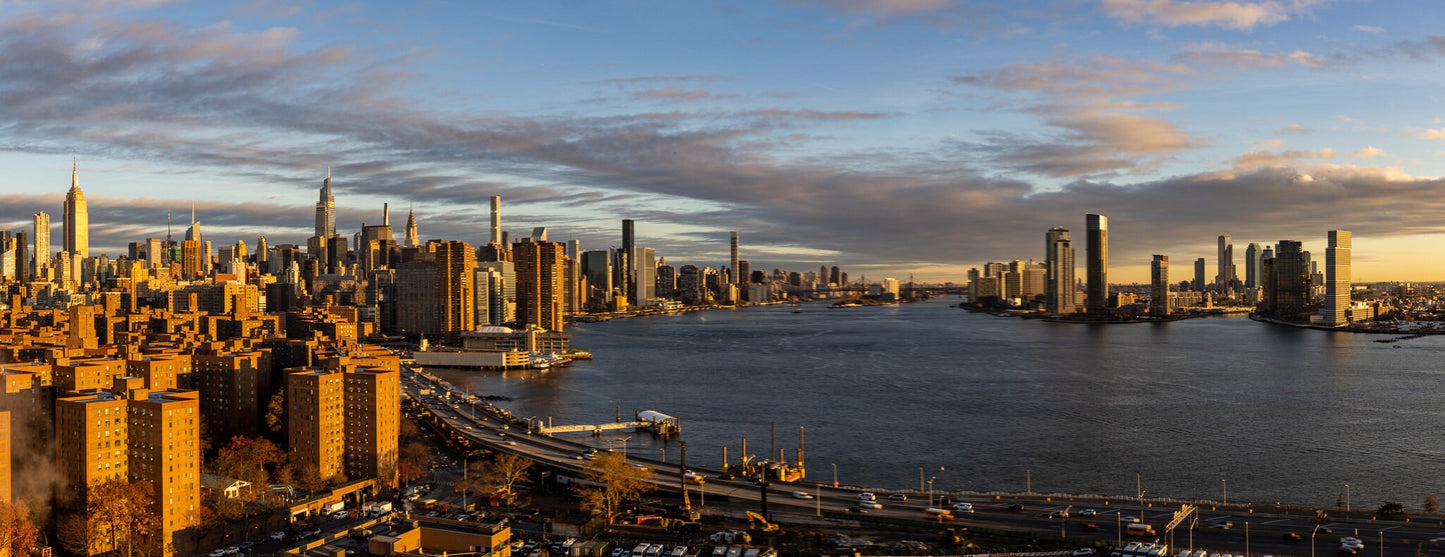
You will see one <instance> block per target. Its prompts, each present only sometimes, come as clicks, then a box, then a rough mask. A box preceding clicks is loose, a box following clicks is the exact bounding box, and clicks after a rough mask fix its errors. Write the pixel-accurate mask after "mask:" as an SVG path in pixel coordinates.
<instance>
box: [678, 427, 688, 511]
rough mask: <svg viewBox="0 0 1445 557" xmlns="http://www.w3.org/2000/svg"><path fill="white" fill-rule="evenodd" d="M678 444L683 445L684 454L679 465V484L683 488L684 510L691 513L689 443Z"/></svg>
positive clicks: (681, 449) (680, 442)
mask: <svg viewBox="0 0 1445 557" xmlns="http://www.w3.org/2000/svg"><path fill="white" fill-rule="evenodd" d="M678 443H679V444H680V445H681V448H680V449H679V450H680V451H681V452H682V457H681V462H679V463H678V465H677V477H678V482H679V485H680V486H681V487H682V510H684V511H690V510H692V502H691V501H689V500H688V498H687V441H679V442H678Z"/></svg>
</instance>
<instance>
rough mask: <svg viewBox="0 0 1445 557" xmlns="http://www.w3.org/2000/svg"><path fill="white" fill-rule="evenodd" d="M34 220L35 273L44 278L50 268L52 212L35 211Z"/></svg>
mask: <svg viewBox="0 0 1445 557" xmlns="http://www.w3.org/2000/svg"><path fill="white" fill-rule="evenodd" d="M32 220H33V221H34V223H35V267H34V269H35V275H36V276H38V277H40V278H41V279H44V278H45V270H46V269H49V268H50V256H51V253H50V214H48V213H46V212H45V211H41V212H39V213H35V214H34V215H33V216H32Z"/></svg>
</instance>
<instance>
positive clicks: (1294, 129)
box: [1274, 124, 1310, 133]
mask: <svg viewBox="0 0 1445 557" xmlns="http://www.w3.org/2000/svg"><path fill="white" fill-rule="evenodd" d="M1274 132H1275V133H1310V130H1309V128H1306V127H1304V126H1301V125H1299V124H1290V125H1288V126H1285V127H1282V128H1280V129H1277V130H1274Z"/></svg>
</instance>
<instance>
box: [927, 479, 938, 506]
mask: <svg viewBox="0 0 1445 557" xmlns="http://www.w3.org/2000/svg"><path fill="white" fill-rule="evenodd" d="M935 479H938V476H933V477H931V478H928V507H929V508H932V507H933V480H935Z"/></svg>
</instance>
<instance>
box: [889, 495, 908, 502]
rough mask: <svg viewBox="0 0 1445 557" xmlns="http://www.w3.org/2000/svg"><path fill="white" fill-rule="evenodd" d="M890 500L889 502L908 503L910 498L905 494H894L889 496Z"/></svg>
mask: <svg viewBox="0 0 1445 557" xmlns="http://www.w3.org/2000/svg"><path fill="white" fill-rule="evenodd" d="M888 500H889V501H907V500H908V496H907V495H904V494H902V493H893V494H890V495H888Z"/></svg>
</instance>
